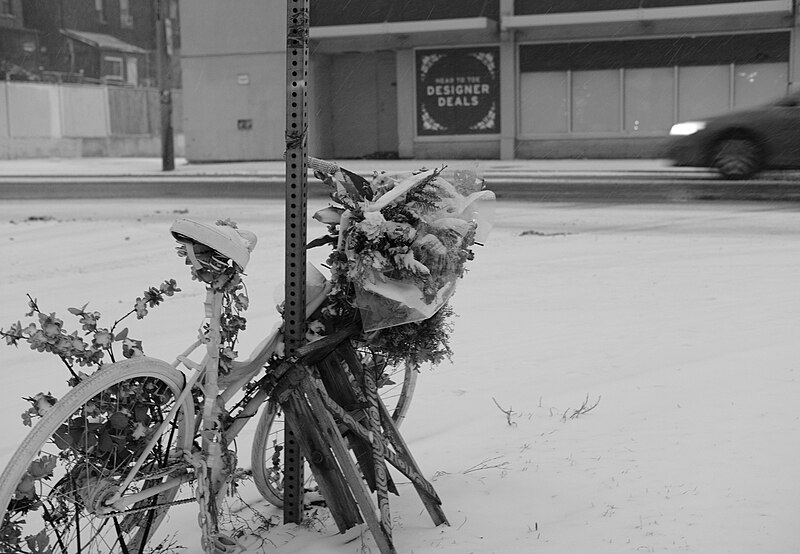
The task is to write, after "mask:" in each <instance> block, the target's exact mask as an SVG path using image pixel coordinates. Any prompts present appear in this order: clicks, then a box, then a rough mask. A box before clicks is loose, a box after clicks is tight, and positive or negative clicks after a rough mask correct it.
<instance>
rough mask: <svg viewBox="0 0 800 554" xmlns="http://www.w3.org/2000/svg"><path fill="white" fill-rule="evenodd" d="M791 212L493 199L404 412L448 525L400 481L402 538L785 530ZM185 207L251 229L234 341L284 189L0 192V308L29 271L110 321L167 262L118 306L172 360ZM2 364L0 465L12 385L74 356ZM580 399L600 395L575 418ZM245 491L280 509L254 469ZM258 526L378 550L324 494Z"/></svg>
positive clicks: (588, 539) (269, 315)
mask: <svg viewBox="0 0 800 554" xmlns="http://www.w3.org/2000/svg"><path fill="white" fill-rule="evenodd" d="M319 206H321V204H320V205H319ZM319 206H317V205H315V206H312V209H313V208H314V207H319ZM187 210H188V212H187ZM798 212H800V209H798V207H797V206H795V205H787V204H783V205H763V204H736V205H720V204H687V205H659V206H628V205H626V206H614V205H610V204H605V205H560V204H545V205H536V204H523V203H516V204H510V203H500V204H499V206H498V212H497V223H498V225H497V227H496V229H495V231H494V232H493V235H492V236H491V237H490V240H489V241H488V243H487V246H486V247H485V248H483V249H480V250H479V251H478V253H477V254H478V259H477V261H476V262H475V263H474V264H473V266H472V270H471V271H470V273H469V274H468V275H467V278H466V279H465V280H464V281H463V282H462V283H461V285H460V289H459V292H458V293H457V294H456V297H455V300H454V306H455V309H456V311H457V312H458V313H459V314H460V317H459V318H458V320H457V328H456V331H455V334H454V336H453V347H454V350H455V352H456V355H455V358H454V360H453V362H454V363H453V364H449V363H445V364H443V365H442V366H440V367H438V368H436V369H435V370H432V371H431V370H425V371H424V372H423V374H422V375H421V376H420V378H419V382H418V387H417V392H416V395H415V397H414V401H413V404H412V408H411V411H410V414H409V416H408V419H407V420H406V422H405V424H404V427H403V430H404V434H405V436H406V438H407V440H408V441H409V443H410V445H411V447H412V450H413V453H414V456H415V458H416V459H417V461H418V462H419V464H420V466H421V467H422V469H423V470H424V473H425V474H426V476H427V477H428V478H430V479H431V480H432V481H433V484H434V486H435V487H436V489H437V491H438V493H439V495H440V496H441V498H442V499H443V501H444V509H445V512H446V513H447V515H448V517H449V519H450V523H451V526H450V527H445V528H435V527H433V525H432V523H431V521H430V519H429V518H428V516H427V513H426V512H425V511H424V509H423V508H422V505H421V503H420V502H419V500H418V498H417V497H416V495H415V493H414V490H413V488H412V487H411V486H410V485H408V484H407V483H405V484H402V485H401V487H400V489H401V495H400V497H398V498H393V499H392V513H393V519H394V536H395V543H396V546H397V550H398V552H401V553H428V552H440V553H444V554H466V553H470V552H474V553H486V554H491V553H496V554H516V553H519V554H525V553H530V552H536V553H554V554H565V553H592V554H597V553H621V552H695V553H703V554H706V553H718V552H719V553H722V552H726V553H727V552H729V553H742V554H752V553H767V552H769V553H774V554H777V553H793V552H798V551H800V528H799V527H798V526H797V521H798V518H799V517H800V503H798V498H800V465H798V463H797V460H798V458H800V415H799V414H800V410H798V407H797V406H795V402H797V400H798V398H800V383H799V382H798V379H800V340H798V325H799V324H798V317H799V315H800V288H799V287H798V275H800V226H798V216H799V215H800V213H798ZM176 217H191V218H195V219H198V220H202V221H213V220H214V219H216V218H220V217H230V218H232V219H234V220H236V221H238V222H239V223H240V225H241V226H242V227H245V228H250V229H252V230H253V231H255V232H256V233H257V234H258V235H259V238H260V243H259V246H258V248H257V251H256V254H255V255H254V257H253V260H252V262H251V266H250V268H249V274H250V276H251V277H250V278H249V281H248V283H249V290H250V296H251V300H252V307H251V309H250V311H249V316H248V317H249V322H250V324H249V326H248V328H249V332H247V333H246V335H245V337H244V348H242V350H243V351H248V348H251V347H253V346H255V344H256V343H257V342H258V340H259V338H260V337H259V333H260V332H262V331H261V330H262V329H263V330H266V329H269V328H271V326H272V324H273V323H274V322H275V321H276V315H275V312H274V309H273V307H272V306H273V305H274V299H273V295H274V292H275V289H276V287H278V286H279V284H280V280H281V278H282V271H283V268H282V252H283V227H282V217H283V206H282V205H281V204H280V203H277V202H275V203H259V204H255V203H253V202H252V201H248V202H217V201H215V202H214V203H206V202H203V201H178V200H175V201H159V203H158V204H157V205H155V204H153V203H152V202H147V201H125V202H101V201H96V202H87V201H74V202H72V201H58V202H53V203H47V202H16V203H15V202H8V203H4V204H3V205H2V207H0V244H2V245H3V250H2V252H3V260H4V261H3V265H2V269H1V270H0V278H1V281H2V289H0V326H2V327H4V328H7V327H8V325H9V324H11V323H12V322H15V321H16V320H17V319H19V318H21V317H22V315H23V314H24V312H25V311H26V299H25V294H26V293H28V292H30V293H31V294H32V295H34V296H36V297H38V300H39V303H40V305H41V307H42V308H43V309H44V310H46V311H56V312H58V313H60V314H66V308H68V307H70V306H80V305H82V304H83V303H85V302H87V301H91V304H90V307H93V308H94V309H96V310H99V311H101V312H102V313H103V314H104V315H105V316H106V317H107V318H109V319H110V318H112V317H113V316H115V315H121V314H122V313H124V312H125V311H127V309H128V306H129V304H130V303H131V302H132V301H133V300H134V299H135V298H136V296H137V295H140V294H141V292H142V291H143V290H144V289H145V288H146V287H148V286H150V285H155V284H158V283H159V282H160V281H161V280H162V279H165V278H172V277H174V278H176V279H177V280H178V282H179V284H180V285H182V286H183V288H184V292H183V293H181V294H180V295H178V296H177V297H175V298H173V299H170V300H169V302H167V303H166V304H165V305H164V306H162V307H159V308H157V309H156V310H154V311H153V313H152V314H151V315H150V316H148V318H147V319H145V320H144V321H143V322H140V323H139V324H138V325H137V324H136V323H135V322H134V323H133V324H132V325H131V326H130V327H131V335H133V336H135V337H136V338H141V339H143V340H144V344H145V349H146V351H147V353H148V354H149V355H151V356H155V357H160V358H164V359H168V360H171V359H172V358H173V357H174V355H175V354H176V353H178V352H179V351H180V350H181V349H182V347H183V346H184V345H186V344H188V343H190V342H191V341H192V340H193V339H194V337H195V333H196V327H197V324H198V323H199V321H200V318H201V315H202V307H201V299H202V289H201V288H200V286H199V285H198V284H196V283H193V282H191V281H190V279H189V277H188V271H187V270H186V268H185V267H184V266H183V264H182V262H181V261H180V260H178V258H177V257H176V256H175V255H174V253H173V252H174V250H173V244H172V241H171V239H170V237H169V234H168V232H167V230H168V227H169V224H170V223H171V221H172V220H173V219H174V218H176ZM311 225H312V229H311V231H310V233H309V235H310V236H312V237H313V236H316V234H317V232H319V234H321V233H322V231H323V229H322V227H321V226H317V225H316V224H315V223H312V224H311ZM323 254H324V253H322V252H320V253H319V254H316V255H315V257H316V258H320V257H321V255H323ZM145 325H146V326H145ZM0 367H2V371H1V372H0V387H1V389H2V391H3V393H2V394H3V396H2V400H3V401H2V403H0V421H6V422H7V424H6V425H5V426H4V428H3V432H2V435H1V436H0V464H4V463H5V461H6V460H7V459H8V457H9V456H10V455H11V454H12V452H13V450H14V448H15V446H16V444H18V443H19V441H20V440H21V438H22V437H23V436H24V433H25V431H26V428H25V427H23V426H22V425H21V422H20V419H19V413H20V412H22V411H23V410H24V409H25V408H26V404H25V403H24V402H23V401H22V400H21V399H20V397H21V396H25V395H30V394H33V393H36V392H39V391H40V390H45V391H47V390H50V391H52V392H53V393H54V394H56V395H58V394H60V393H63V391H64V390H65V389H66V385H65V384H64V381H65V379H66V375H65V371H64V370H63V369H62V368H61V367H60V366H59V364H58V363H57V361H56V360H55V359H53V360H50V359H48V358H46V357H45V356H43V355H41V354H38V353H33V352H31V351H29V350H27V349H26V348H20V349H14V348H6V347H2V348H0ZM587 396H588V399H589V402H590V403H592V404H593V403H594V402H595V401H596V400H597V399H599V404H598V405H597V406H596V407H595V408H594V409H593V410H592V411H590V412H589V413H586V414H584V415H581V416H579V417H574V418H573V417H570V416H571V415H572V414H573V413H574V411H575V410H576V409H578V408H579V407H580V406H581V404H582V403H583V402H584V400H585V399H586V398H587ZM495 401H496V402H497V403H498V404H499V405H500V406H502V407H503V409H505V410H511V412H510V415H509V416H508V417H507V416H506V414H504V413H502V412H501V410H500V409H499V408H498V406H497V405H496V404H495ZM253 427H254V426H253ZM252 432H253V429H246V430H245V432H244V433H243V435H244V436H243V437H242V440H241V441H240V442H239V449H240V451H241V455H240V459H241V461H242V463H243V464H244V463H245V462H246V460H247V458H248V457H249V455H248V454H247V451H248V447H249V442H250V440H251V437H252ZM244 497H245V498H246V499H247V500H249V501H251V502H252V503H253V504H254V506H255V508H256V509H258V510H259V511H260V512H261V513H262V514H264V515H265V516H267V517H270V516H273V515H276V516H277V514H278V513H279V512H278V511H277V510H275V509H272V508H270V507H269V506H268V505H265V504H263V503H259V502H258V497H257V494H256V493H255V491H254V490H252V489H250V488H246V489H245V491H244ZM194 510H195V508H194V507H193V506H185V507H181V508H180V509H175V510H174V511H173V512H171V514H172V515H171V516H170V519H169V521H168V522H167V523H166V524H165V525H164V527H163V528H164V530H166V531H169V532H171V533H177V535H176V541H177V543H178V544H180V545H183V546H185V547H186V550H182V552H185V553H186V554H199V553H200V550H201V549H200V547H199V539H198V537H199V534H198V531H197V527H196V520H195V512H194ZM241 513H242V516H243V517H244V518H246V519H250V520H253V521H254V519H253V518H252V514H250V513H249V512H247V511H246V510H245V511H243V512H241ZM262 538H263V539H264V542H263V543H262V545H261V549H262V550H263V551H264V552H273V551H280V552H282V553H312V552H313V553H315V554H316V553H323V554H324V553H333V554H345V553H348V554H349V553H357V552H377V547H376V546H375V544H374V542H373V540H372V538H371V537H370V536H369V535H368V533H366V532H363V530H353V531H351V532H349V533H348V534H346V535H337V534H336V529H335V526H334V525H333V522H332V521H331V520H330V518H327V517H326V516H325V515H324V514H317V516H316V517H314V518H311V519H310V520H309V525H308V526H305V527H301V526H295V525H289V526H282V525H279V526H276V527H273V528H272V529H270V530H269V531H267V532H264V533H263V534H262ZM250 544H251V545H253V547H252V548H251V550H250V551H251V552H258V551H260V550H259V548H257V546H256V542H255V541H253V540H251V542H250Z"/></svg>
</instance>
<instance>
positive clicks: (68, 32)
mask: <svg viewBox="0 0 800 554" xmlns="http://www.w3.org/2000/svg"><path fill="white" fill-rule="evenodd" d="M61 33H62V34H64V35H65V36H67V37H69V38H71V39H73V40H77V41H79V42H82V43H84V44H88V45H89V46H93V47H95V48H100V49H102V50H114V51H116V52H126V53H128V54H147V50H145V49H143V48H139V47H138V46H134V45H133V44H129V43H127V42H125V41H124V40H120V39H118V38H117V37H112V36H111V35H105V34H103V33H90V32H89V31H75V30H74V29H61Z"/></svg>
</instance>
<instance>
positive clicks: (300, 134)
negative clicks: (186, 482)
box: [283, 0, 309, 523]
mask: <svg viewBox="0 0 800 554" xmlns="http://www.w3.org/2000/svg"><path fill="white" fill-rule="evenodd" d="M308 3H309V0H287V7H286V10H287V26H286V273H285V283H286V289H285V297H284V298H285V304H284V314H283V318H284V340H285V343H286V359H291V358H292V357H293V356H294V355H295V353H296V351H297V349H298V348H300V347H301V346H303V344H304V343H305V332H306V321H305V320H306V221H307V214H306V205H307V190H308V153H307V152H306V146H307V144H306V141H307V138H306V130H307V128H308V123H307V113H308V105H307V92H306V79H307V78H308V12H309V10H308V5H309V4H308ZM285 416H286V426H285V431H284V433H285V437H284V439H285V440H284V447H285V450H284V472H285V474H284V489H283V495H284V504H283V520H284V523H300V522H301V521H302V519H303V457H302V454H301V453H300V445H299V443H298V440H297V437H296V436H295V434H294V432H293V431H292V429H291V427H292V425H293V422H292V414H291V413H287V414H285Z"/></svg>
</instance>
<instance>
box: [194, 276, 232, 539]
mask: <svg viewBox="0 0 800 554" xmlns="http://www.w3.org/2000/svg"><path fill="white" fill-rule="evenodd" d="M204 306H205V316H206V317H207V318H208V329H207V331H206V332H205V334H204V336H205V340H206V352H207V354H206V358H205V359H206V363H205V367H204V372H205V373H204V376H203V380H202V383H203V397H204V401H203V421H202V427H203V431H202V452H203V455H204V456H205V457H206V459H205V462H206V466H207V467H208V475H205V476H201V477H200V478H201V479H203V478H207V481H206V483H207V485H208V486H210V487H211V490H210V491H207V492H208V498H207V501H208V502H209V503H210V504H211V505H212V506H215V505H216V504H215V503H216V497H217V493H218V492H219V491H218V489H220V488H221V485H222V483H223V482H224V481H225V477H226V476H225V475H224V469H225V464H224V463H223V459H222V440H221V432H222V429H221V427H220V423H219V416H220V413H219V412H220V406H219V403H218V401H217V396H218V394H219V385H218V383H217V377H218V374H219V347H220V342H221V337H220V334H221V323H220V319H221V316H222V292H220V291H218V290H215V289H214V288H213V287H212V286H210V285H209V286H208V287H207V288H206V300H205V303H204ZM208 512H209V514H208V515H210V516H211V518H212V521H211V529H209V531H211V533H213V534H214V535H216V534H218V533H219V526H218V522H217V521H216V509H214V508H211V509H209V510H208Z"/></svg>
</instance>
